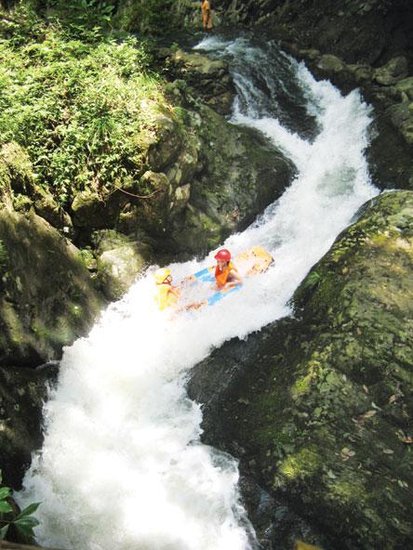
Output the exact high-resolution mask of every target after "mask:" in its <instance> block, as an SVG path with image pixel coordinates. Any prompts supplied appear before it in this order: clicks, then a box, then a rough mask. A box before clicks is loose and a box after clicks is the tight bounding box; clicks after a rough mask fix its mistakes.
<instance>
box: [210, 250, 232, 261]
mask: <svg viewBox="0 0 413 550" xmlns="http://www.w3.org/2000/svg"><path fill="white" fill-rule="evenodd" d="M214 258H215V259H216V260H221V261H223V262H229V261H230V259H231V252H230V251H229V250H227V249H226V248H221V250H218V252H217V253H216V254H215V256H214Z"/></svg>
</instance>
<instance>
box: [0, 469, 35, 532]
mask: <svg viewBox="0 0 413 550" xmlns="http://www.w3.org/2000/svg"><path fill="white" fill-rule="evenodd" d="M39 506H40V503H39V502H35V503H33V504H29V506H27V507H26V508H24V510H22V511H21V512H19V511H17V507H16V505H15V504H14V503H13V502H12V501H11V489H10V488H9V487H5V486H3V485H2V483H1V471H0V540H4V539H5V538H6V535H7V534H8V533H9V532H12V533H13V538H16V539H17V540H18V541H19V542H29V543H30V542H33V540H34V534H33V529H34V527H36V525H39V522H38V521H37V519H36V518H35V517H33V515H32V514H34V512H35V511H36V510H37V508H38V507H39Z"/></svg>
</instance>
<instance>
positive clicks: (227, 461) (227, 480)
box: [18, 37, 378, 550]
mask: <svg viewBox="0 0 413 550" xmlns="http://www.w3.org/2000/svg"><path fill="white" fill-rule="evenodd" d="M198 48H200V49H204V50H208V51H209V52H211V55H214V56H218V57H224V58H225V59H227V60H228V61H229V62H230V64H231V67H232V71H233V75H234V79H235V82H236V85H237V90H238V95H237V99H236V102H235V105H234V114H233V123H235V124H244V125H248V126H253V127H255V128H257V129H259V130H260V131H261V132H263V133H264V134H265V135H266V136H267V137H268V138H269V139H270V140H271V141H273V143H274V144H276V145H277V146H278V147H279V148H281V149H282V150H283V151H284V152H285V154H286V155H287V156H288V157H289V158H291V159H292V161H293V162H294V163H295V165H296V167H297V177H296V178H295V179H294V181H293V182H292V184H291V186H290V187H289V188H288V189H287V190H286V191H285V193H284V194H283V195H282V197H281V198H280V199H279V200H278V201H276V202H275V203H274V204H272V205H271V206H269V207H268V208H267V209H266V211H265V212H264V213H263V214H262V216H261V217H260V218H259V219H258V220H257V221H256V222H255V223H254V224H253V225H252V226H251V227H249V228H248V229H247V230H246V231H244V232H243V233H240V234H236V235H232V236H231V237H230V238H229V239H228V240H227V241H226V242H225V243H223V244H225V246H226V247H228V248H230V249H231V251H232V252H233V253H234V254H237V253H239V252H241V251H243V250H245V249H247V248H249V247H250V246H253V245H256V244H260V245H262V246H264V247H266V248H267V249H268V250H269V251H270V252H271V253H272V254H273V256H274V257H275V259H276V261H275V263H274V264H273V266H272V267H271V268H270V269H269V270H268V271H267V272H266V273H265V274H263V275H261V276H259V277H255V278H253V279H249V280H246V281H245V284H244V285H243V287H242V289H241V290H240V291H239V292H236V293H234V294H232V295H228V296H227V297H226V298H225V299H223V300H222V301H221V302H219V303H217V304H216V305H214V306H213V307H206V308H203V309H201V310H199V311H193V312H187V313H182V314H175V315H173V316H171V314H170V312H166V313H160V312H159V311H158V310H157V309H156V306H155V303H154V301H153V279H152V272H153V270H154V268H151V269H150V270H148V273H147V274H146V275H145V276H143V277H142V278H140V279H139V280H137V282H136V283H135V285H134V286H133V287H132V288H131V289H130V291H129V293H128V294H127V295H126V296H125V297H124V298H123V299H122V300H121V301H119V302H117V303H115V304H113V305H111V306H110V307H109V308H108V309H107V310H106V311H105V312H104V313H103V314H102V316H101V319H100V320H99V322H98V323H97V324H96V325H95V327H94V328H93V330H92V331H91V333H90V334H89V336H88V337H87V338H81V339H79V340H78V341H77V342H75V344H74V345H73V346H71V347H70V348H67V349H65V352H64V356H63V359H62V361H61V368H60V375H59V381H58V385H57V387H56V388H55V389H53V391H52V392H51V398H50V400H49V401H48V403H47V405H46V406H45V411H44V417H45V427H46V434H45V441H44V446H43V449H42V452H41V453H39V455H37V456H35V457H34V459H33V463H32V466H31V468H30V470H29V471H28V472H27V474H26V476H25V480H24V490H23V491H22V492H21V493H20V494H19V495H18V500H19V501H20V503H21V504H27V503H28V502H33V501H37V502H39V501H40V502H41V503H42V504H41V506H40V508H39V510H38V512H37V513H36V516H37V517H38V519H39V521H40V526H39V527H38V528H37V531H36V534H37V537H38V541H39V542H40V543H41V544H44V545H45V546H52V547H56V548H62V549H75V550H113V549H114V548H116V549H117V550H127V549H131V550H132V549H135V550H136V549H139V550H145V549H150V550H247V549H250V548H255V546H256V545H255V542H254V540H255V539H254V531H253V528H252V527H251V525H250V524H249V522H248V518H247V517H246V514H245V512H244V509H243V507H242V505H241V503H240V499H239V493H238V484H237V482H238V468H237V463H236V461H235V460H234V459H233V458H232V457H230V456H228V455H226V454H223V453H220V452H218V451H216V450H215V449H212V448H210V447H208V446H205V445H203V444H202V443H201V442H200V432H201V430H200V422H201V419H202V412H201V407H200V405H198V404H196V403H194V402H192V401H190V400H189V399H188V397H187V396H186V392H185V377H186V376H187V375H188V371H189V370H190V369H191V367H193V366H194V365H195V364H196V363H198V362H199V361H200V360H201V359H203V358H204V357H206V356H207V355H208V354H209V353H210V351H211V349H212V348H213V347H218V346H220V345H221V344H222V343H223V342H224V341H226V340H228V339H230V338H233V337H239V338H245V337H246V336H247V335H248V334H249V333H251V332H252V331H256V330H259V329H260V328H261V327H263V326H264V325H266V324H268V323H269V322H271V321H274V320H275V319H278V318H280V317H282V316H285V315H288V314H289V313H290V311H289V308H288V306H287V302H288V300H289V299H290V298H291V296H292V294H293V292H294V290H295V289H296V287H297V285H298V284H299V283H300V281H301V280H302V279H303V278H304V277H305V275H306V273H308V271H309V269H310V268H311V266H312V265H313V264H314V263H315V262H316V261H317V260H318V259H319V258H320V257H321V256H322V255H323V254H324V253H325V252H326V251H327V250H328V249H329V247H330V246H331V244H332V242H333V241H334V239H335V237H336V236H337V234H338V233H339V232H340V231H341V230H342V229H343V228H345V227H346V226H347V225H348V224H349V223H350V221H351V219H352V217H353V216H354V213H355V212H356V211H357V209H358V208H359V207H360V206H361V205H362V204H363V203H364V202H365V201H366V200H368V199H369V198H371V197H372V196H374V195H375V194H377V193H378V191H377V189H376V188H375V187H374V186H373V185H372V184H371V183H370V180H369V175H368V170H367V165H366V160H365V158H364V154H363V151H364V149H365V147H366V145H367V129H368V126H369V123H370V110H369V108H368V106H366V105H365V104H364V103H363V102H362V101H361V99H360V96H359V94H358V93H357V92H355V91H354V92H352V93H351V94H349V95H348V96H346V97H343V96H342V95H341V94H340V93H339V92H338V91H337V90H336V89H335V88H334V87H333V86H332V85H331V84H330V83H329V82H316V81H315V80H314V79H313V78H312V76H311V75H310V73H309V72H308V71H307V70H306V68H305V67H304V66H303V65H300V64H298V63H296V62H295V61H293V60H291V59H290V58H289V57H288V56H286V55H285V54H283V53H282V52H280V51H279V49H278V48H277V46H276V45H275V44H269V45H264V46H262V47H259V46H256V45H254V44H253V43H252V42H251V41H250V40H249V39H246V38H237V39H235V40H224V39H220V38H217V37H208V38H207V39H206V40H204V41H203V42H202V43H201V44H200V45H198ZM213 253H214V251H211V254H210V255H209V256H208V257H207V258H205V259H204V260H203V261H200V262H196V261H195V260H194V261H191V262H186V263H183V264H175V265H173V266H172V270H173V274H174V280H175V281H176V282H178V281H179V280H180V279H181V278H183V277H185V276H187V275H189V274H191V273H193V272H195V271H197V270H199V269H201V268H203V267H204V266H207V265H211V264H212V263H213V259H212V258H213ZM191 292H193V293H196V289H192V290H191ZM194 298H196V295H194Z"/></svg>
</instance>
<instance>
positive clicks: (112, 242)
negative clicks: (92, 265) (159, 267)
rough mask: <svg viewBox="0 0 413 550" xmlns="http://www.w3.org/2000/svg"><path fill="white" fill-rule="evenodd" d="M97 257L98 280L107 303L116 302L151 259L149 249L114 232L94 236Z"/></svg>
mask: <svg viewBox="0 0 413 550" xmlns="http://www.w3.org/2000/svg"><path fill="white" fill-rule="evenodd" d="M93 240H94V244H95V246H96V256H97V265H96V267H97V281H98V283H99V285H100V287H101V288H102V290H103V292H104V294H105V296H106V297H107V298H108V299H109V300H118V299H119V298H121V297H122V295H123V294H125V292H126V291H127V290H128V289H129V287H130V286H131V285H132V283H133V282H134V281H135V280H136V278H137V277H138V275H139V274H140V273H141V272H142V270H143V269H144V267H145V266H146V265H148V263H149V260H150V259H151V248H150V246H149V245H148V244H146V243H143V242H141V241H134V240H132V239H131V238H130V237H127V236H126V235H122V234H121V233H117V232H116V231H114V230H110V229H108V230H102V231H97V232H96V233H95V234H94V235H93Z"/></svg>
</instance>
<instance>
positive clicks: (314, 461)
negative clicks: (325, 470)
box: [279, 447, 322, 480]
mask: <svg viewBox="0 0 413 550" xmlns="http://www.w3.org/2000/svg"><path fill="white" fill-rule="evenodd" d="M321 466H322V460H321V457H320V455H319V452H318V451H317V449H316V448H315V447H307V448H303V449H301V450H300V451H298V452H297V453H295V454H293V455H290V456H288V457H287V458H286V459H285V460H284V461H283V462H282V463H281V465H280V466H279V470H280V472H281V473H282V474H283V475H284V476H285V477H286V478H287V479H288V480H296V479H305V478H307V477H310V476H313V475H315V474H316V473H317V471H318V470H319V469H320V468H321Z"/></svg>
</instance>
